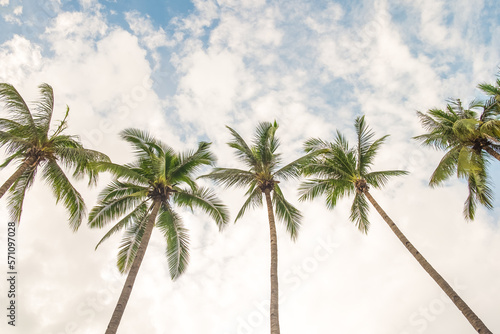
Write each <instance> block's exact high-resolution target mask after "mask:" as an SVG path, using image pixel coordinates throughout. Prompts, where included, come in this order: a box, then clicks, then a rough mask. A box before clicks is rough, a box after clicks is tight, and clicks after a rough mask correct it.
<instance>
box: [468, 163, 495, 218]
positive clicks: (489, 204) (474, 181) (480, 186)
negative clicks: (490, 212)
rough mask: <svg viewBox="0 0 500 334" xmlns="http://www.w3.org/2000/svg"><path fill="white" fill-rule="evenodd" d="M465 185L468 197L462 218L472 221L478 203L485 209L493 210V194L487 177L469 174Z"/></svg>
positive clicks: (481, 174)
mask: <svg viewBox="0 0 500 334" xmlns="http://www.w3.org/2000/svg"><path fill="white" fill-rule="evenodd" d="M467 185H468V188H469V195H468V196H467V199H466V200H465V204H464V216H465V218H466V219H468V220H474V217H475V214H476V207H477V203H478V202H479V203H481V204H482V205H484V206H485V207H486V208H487V209H492V208H493V192H492V190H491V188H490V186H489V180H488V178H487V175H486V174H484V173H482V172H479V173H469V174H468V177H467Z"/></svg>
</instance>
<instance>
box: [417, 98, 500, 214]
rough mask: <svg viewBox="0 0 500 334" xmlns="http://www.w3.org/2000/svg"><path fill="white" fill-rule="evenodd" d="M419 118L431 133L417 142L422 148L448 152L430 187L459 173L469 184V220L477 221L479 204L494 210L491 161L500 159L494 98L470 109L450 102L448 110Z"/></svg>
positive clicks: (466, 208) (499, 127) (466, 209)
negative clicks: (490, 175)
mask: <svg viewBox="0 0 500 334" xmlns="http://www.w3.org/2000/svg"><path fill="white" fill-rule="evenodd" d="M479 110H482V112H481V113H479V112H478V111H479ZM417 115H418V117H419V118H420V121H421V123H422V125H423V127H424V128H425V129H426V130H427V131H428V133H426V134H423V135H420V136H416V137H415V139H416V140H418V141H420V142H421V143H422V145H425V146H431V147H433V148H436V149H439V150H444V151H446V153H445V155H444V156H443V158H442V159H441V161H440V162H439V164H438V166H437V168H436V170H435V171H434V172H433V174H432V176H431V179H430V182H429V184H430V185H431V186H437V185H440V184H441V183H442V182H443V181H445V180H446V179H448V178H450V177H451V176H452V175H453V174H455V173H456V174H457V176H458V177H459V178H463V179H466V180H467V183H468V188H469V196H468V197H467V199H466V201H465V205H464V215H465V217H466V218H467V219H471V220H472V219H474V215H475V209H476V206H477V203H478V202H479V203H481V204H483V205H484V206H485V207H487V208H490V209H491V208H492V205H493V204H492V203H493V194H492V190H491V185H490V183H491V181H490V179H489V176H488V171H487V167H488V162H489V161H488V159H489V158H490V157H494V158H495V159H497V160H500V154H499V152H500V139H499V138H500V120H498V116H499V113H498V108H496V107H495V102H494V99H490V100H488V101H486V102H478V101H472V102H471V104H470V105H469V107H468V108H467V109H464V108H463V107H462V103H461V101H460V100H458V99H457V100H453V101H450V103H448V105H447V108H446V109H445V110H441V109H430V110H429V111H428V112H427V113H425V114H424V113H422V112H417Z"/></svg>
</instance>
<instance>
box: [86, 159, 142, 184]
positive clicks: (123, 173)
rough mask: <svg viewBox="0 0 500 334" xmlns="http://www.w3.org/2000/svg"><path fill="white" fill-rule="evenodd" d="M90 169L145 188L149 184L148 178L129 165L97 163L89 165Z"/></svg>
mask: <svg viewBox="0 0 500 334" xmlns="http://www.w3.org/2000/svg"><path fill="white" fill-rule="evenodd" d="M91 168H93V169H94V170H96V171H98V172H109V173H111V174H112V175H113V176H115V177H116V178H120V179H122V180H125V181H129V182H134V183H137V184H140V185H144V186H147V185H148V184H149V183H150V180H149V179H148V178H146V177H145V176H144V175H143V174H141V173H140V172H139V171H138V170H137V169H135V168H133V166H131V165H118V164H115V163H112V162H106V161H99V162H94V163H91Z"/></svg>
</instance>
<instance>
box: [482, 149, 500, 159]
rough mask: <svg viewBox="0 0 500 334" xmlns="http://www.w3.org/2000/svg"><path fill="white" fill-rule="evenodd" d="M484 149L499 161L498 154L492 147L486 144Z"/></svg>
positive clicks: (499, 155)
mask: <svg viewBox="0 0 500 334" xmlns="http://www.w3.org/2000/svg"><path fill="white" fill-rule="evenodd" d="M484 150H485V151H486V152H488V154H489V155H491V156H492V157H494V158H495V159H497V160H498V161H500V154H498V152H497V151H495V150H494V149H492V148H491V147H489V146H486V147H485V148H484Z"/></svg>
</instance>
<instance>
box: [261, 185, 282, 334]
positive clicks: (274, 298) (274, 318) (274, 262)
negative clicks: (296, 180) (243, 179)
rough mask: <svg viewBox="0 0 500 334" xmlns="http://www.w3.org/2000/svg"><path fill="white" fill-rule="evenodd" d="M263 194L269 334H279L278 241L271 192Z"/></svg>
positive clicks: (268, 190)
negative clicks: (267, 240)
mask: <svg viewBox="0 0 500 334" xmlns="http://www.w3.org/2000/svg"><path fill="white" fill-rule="evenodd" d="M264 194H265V195H266V203H267V215H268V217H269V232H270V236H271V238H270V239H271V303H270V304H271V307H270V321H271V334H279V333H280V322H279V288H278V240H277V236H276V224H275V222H274V212H273V204H272V201H271V190H270V189H268V188H266V189H265V190H264Z"/></svg>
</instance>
